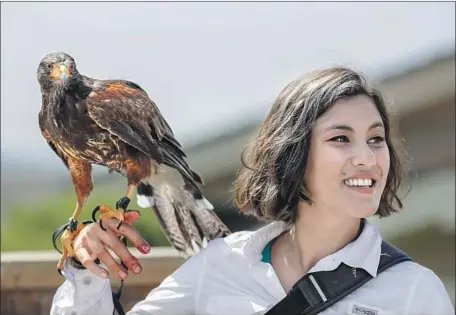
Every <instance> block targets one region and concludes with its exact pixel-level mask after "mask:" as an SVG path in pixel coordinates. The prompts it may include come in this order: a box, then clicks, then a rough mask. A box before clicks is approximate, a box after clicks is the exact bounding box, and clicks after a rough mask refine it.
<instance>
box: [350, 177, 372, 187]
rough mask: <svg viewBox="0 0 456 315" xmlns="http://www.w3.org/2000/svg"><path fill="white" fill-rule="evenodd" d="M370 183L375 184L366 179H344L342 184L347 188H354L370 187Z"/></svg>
mask: <svg viewBox="0 0 456 315" xmlns="http://www.w3.org/2000/svg"><path fill="white" fill-rule="evenodd" d="M372 183H375V181H374V180H372V179H368V178H359V179H346V180H344V184H345V185H347V186H356V187H372Z"/></svg>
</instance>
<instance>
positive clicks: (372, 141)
mask: <svg viewBox="0 0 456 315" xmlns="http://www.w3.org/2000/svg"><path fill="white" fill-rule="evenodd" d="M383 141H385V138H384V137H380V136H377V137H373V138H371V139H370V140H369V141H368V142H369V143H381V142H383Z"/></svg>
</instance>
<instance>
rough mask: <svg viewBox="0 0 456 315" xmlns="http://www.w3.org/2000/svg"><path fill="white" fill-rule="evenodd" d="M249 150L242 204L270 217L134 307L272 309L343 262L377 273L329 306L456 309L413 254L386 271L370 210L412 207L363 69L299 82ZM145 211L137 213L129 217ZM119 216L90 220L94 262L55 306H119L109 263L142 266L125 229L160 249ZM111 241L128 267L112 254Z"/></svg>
mask: <svg viewBox="0 0 456 315" xmlns="http://www.w3.org/2000/svg"><path fill="white" fill-rule="evenodd" d="M245 157H246V161H245V165H244V168H243V169H242V170H241V171H240V172H239V174H238V177H237V180H236V183H235V184H236V185H235V202H236V204H237V205H238V207H239V208H240V210H241V212H242V213H245V214H253V215H255V216H256V217H258V218H260V219H265V220H270V221H272V222H271V223H269V224H267V225H265V226H264V227H262V228H260V229H259V230H257V231H243V232H236V233H233V234H232V235H230V236H227V237H225V238H223V239H221V238H220V239H217V240H214V241H211V242H209V244H208V246H207V247H206V248H204V249H203V250H201V251H200V252H199V253H198V254H197V255H196V256H194V257H192V258H190V259H189V260H188V261H186V262H185V263H184V264H183V265H182V266H181V267H180V268H179V269H178V270H176V271H175V272H174V273H173V274H172V275H170V276H169V277H168V278H167V279H165V280H164V281H163V283H161V285H160V286H159V287H158V288H155V289H154V290H152V291H151V292H150V293H149V295H148V296H147V297H146V298H145V300H144V301H141V302H139V303H138V304H137V305H135V306H134V307H133V309H132V310H131V311H130V312H129V313H128V314H130V315H133V314H136V315H139V314H161V315H162V314H172V315H179V314H211V315H216V314H245V315H248V314H254V313H258V314H263V313H265V312H266V311H267V310H268V309H270V308H271V307H272V306H273V305H275V304H276V303H277V302H279V301H280V300H281V299H282V298H284V297H285V296H286V294H287V292H288V291H289V290H290V288H291V287H292V286H293V284H294V283H296V281H298V280H299V279H300V278H301V277H302V276H303V275H305V274H307V273H313V272H316V271H322V270H334V269H335V268H337V267H338V266H339V265H340V263H345V264H347V265H348V266H350V267H352V268H354V270H356V269H357V268H358V269H359V268H362V269H364V270H365V271H367V273H369V274H370V275H372V276H373V279H372V280H370V281H369V282H368V283H366V284H365V285H364V286H362V287H361V288H359V289H358V290H356V291H355V292H353V293H352V294H350V295H349V296H347V297H345V298H344V299H342V300H341V301H339V302H337V303H335V304H334V305H332V306H331V307H329V308H328V309H326V310H324V311H323V312H322V313H321V314H346V313H347V312H350V313H349V314H352V313H351V311H352V310H353V308H352V307H353V305H360V306H361V307H365V308H366V309H369V310H371V311H373V312H374V313H375V311H377V313H375V314H454V309H453V307H452V304H451V302H450V299H449V297H448V294H447V293H446V291H445V289H444V286H443V284H442V282H441V281H440V279H438V277H437V276H436V275H435V274H434V273H433V272H432V271H431V270H429V269H427V268H425V267H423V266H420V265H419V264H417V263H414V262H403V263H399V264H397V265H395V266H393V267H391V268H389V269H387V270H386V271H384V272H383V273H381V274H377V267H378V264H379V259H380V255H381V252H380V244H381V242H382V237H381V235H380V233H379V231H378V229H377V228H376V227H375V226H373V225H371V224H369V222H367V221H366V220H365V218H368V217H370V216H372V215H378V216H380V217H386V216H389V215H390V214H392V213H393V212H395V211H397V210H398V208H401V207H402V205H401V202H400V200H399V198H398V196H397V190H398V188H399V185H400V183H401V166H400V163H399V159H398V156H397V153H396V151H395V149H394V147H393V145H392V142H391V135H390V121H389V118H388V115H387V112H386V107H385V104H384V101H383V99H382V96H381V95H380V93H379V92H377V91H375V90H373V89H371V88H369V87H368V86H367V84H366V82H365V81H364V80H363V78H362V77H361V76H360V75H359V74H357V73H355V72H353V71H352V70H350V69H343V68H332V69H325V70H322V71H318V72H314V73H312V74H310V75H309V76H306V77H303V78H299V79H297V80H295V81H293V82H291V83H290V84H289V85H288V86H286V87H285V89H284V90H283V91H282V92H281V93H280V95H279V96H278V98H277V100H276V102H275V103H274V105H273V107H272V109H271V110H270V112H269V114H268V116H267V118H266V119H265V121H264V122H263V124H262V125H261V128H260V133H259V136H258V137H257V139H256V140H255V141H254V142H253V144H252V147H251V150H250V151H249V152H248V154H247V155H246V156H245ZM138 216H139V214H138V212H131V213H129V220H130V221H134V220H135V219H137V217H138ZM116 225H117V223H116V222H114V221H111V222H108V226H109V227H110V228H109V229H108V230H107V231H103V230H102V229H101V228H100V227H99V225H98V224H92V225H89V226H88V227H86V228H85V229H84V230H83V231H82V232H81V233H80V234H79V235H78V237H77V238H76V239H75V241H74V246H75V249H77V253H78V259H79V260H80V261H81V262H82V264H83V265H84V266H85V267H86V268H87V270H76V269H75V268H73V267H71V266H69V265H68V264H67V266H66V275H67V280H66V281H65V283H64V284H62V286H61V287H60V288H59V290H58V291H57V293H56V295H55V298H54V302H53V308H52V311H51V314H73V313H72V312H75V314H78V315H81V314H112V309H113V304H112V299H111V291H110V284H109V280H106V277H107V271H109V272H111V273H116V274H117V275H118V276H119V277H120V278H122V279H125V278H126V277H127V272H133V273H134V274H140V272H141V266H140V265H139V263H138V260H137V259H136V258H134V257H133V256H132V255H131V254H130V253H129V251H128V250H127V249H126V247H125V246H123V244H122V243H121V242H120V241H119V240H118V239H117V237H116V236H118V235H119V234H120V235H123V236H126V237H127V238H128V239H130V240H131V241H132V243H133V244H134V245H135V246H136V247H140V246H142V248H143V249H144V250H145V252H148V251H149V249H150V247H149V246H148V245H147V244H146V243H145V241H144V239H143V238H142V237H141V236H140V235H139V234H138V232H137V231H136V230H135V229H134V227H132V226H131V225H126V224H124V225H122V227H121V228H120V231H118V232H116ZM116 233H118V234H117V235H116ZM107 247H110V248H111V249H112V250H113V251H114V252H115V253H116V254H117V255H118V256H119V257H120V258H121V259H122V260H123V261H124V262H125V263H126V265H127V266H128V269H129V270H123V269H122V268H121V267H120V266H119V265H118V264H115V263H113V259H112V257H109V256H108V255H109V253H108V252H107V251H106V248H107ZM96 258H99V259H100V260H101V262H103V263H104V264H105V265H106V267H107V268H106V269H103V268H102V267H101V266H98V265H97V264H95V263H94V260H95V259H96ZM87 276H91V277H92V279H91V280H92V281H89V282H90V284H87V285H84V281H81V279H83V277H87ZM103 278H105V279H103ZM85 283H88V282H87V281H85ZM353 314H355V313H353ZM290 315H293V314H290Z"/></svg>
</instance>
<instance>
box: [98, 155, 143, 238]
mask: <svg viewBox="0 0 456 315" xmlns="http://www.w3.org/2000/svg"><path fill="white" fill-rule="evenodd" d="M125 164H126V173H127V181H128V187H127V191H126V193H125V196H124V197H122V198H120V200H119V201H117V203H116V209H115V210H114V209H110V208H109V207H106V206H100V207H97V208H96V209H95V210H94V212H93V213H92V218H93V219H94V221H95V213H96V212H97V211H100V213H101V215H100V220H99V223H100V225H101V227H102V228H103V229H104V227H103V221H104V220H107V219H110V218H116V219H118V220H119V221H120V222H119V224H118V225H117V228H119V227H120V225H121V224H122V222H123V220H124V214H125V211H127V207H128V204H129V203H130V200H131V198H132V196H133V193H134V192H135V190H136V187H138V185H139V184H140V183H141V180H142V179H144V178H146V177H148V176H150V173H151V162H150V159H149V158H146V157H144V158H137V159H136V160H134V159H131V158H129V159H127V161H126V163H125Z"/></svg>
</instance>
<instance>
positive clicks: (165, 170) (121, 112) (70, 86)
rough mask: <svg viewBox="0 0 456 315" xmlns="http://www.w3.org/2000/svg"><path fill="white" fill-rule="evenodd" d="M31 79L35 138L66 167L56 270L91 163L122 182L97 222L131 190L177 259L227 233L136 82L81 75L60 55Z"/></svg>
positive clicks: (120, 206)
mask: <svg viewBox="0 0 456 315" xmlns="http://www.w3.org/2000/svg"><path fill="white" fill-rule="evenodd" d="M37 79H38V82H39V85H40V88H41V94H42V104H41V109H40V112H39V126H40V129H41V132H42V135H43V136H44V138H45V140H46V141H47V143H48V144H49V146H50V147H51V148H52V150H53V151H54V152H55V153H56V154H57V155H58V156H59V157H60V158H61V159H62V161H63V163H64V164H65V165H66V167H67V168H68V170H69V172H70V174H71V178H72V180H73V184H74V188H75V191H76V197H77V202H76V209H75V210H74V213H73V215H72V217H71V218H70V223H69V224H68V228H67V229H66V230H65V231H64V232H63V234H62V237H61V240H62V247H63V253H62V257H61V259H60V260H59V262H58V265H57V268H58V269H59V271H60V270H62V268H63V262H64V260H65V259H66V258H67V257H68V256H70V257H74V255H75V253H74V250H73V248H72V245H71V243H72V240H73V239H74V237H75V236H76V234H77V233H78V232H79V231H80V230H81V227H82V226H83V225H79V226H77V225H78V223H77V220H78V217H79V214H80V213H81V211H82V209H83V206H84V204H85V202H86V201H87V199H88V198H89V195H90V193H91V191H92V188H93V184H92V176H91V171H92V165H103V166H105V167H107V168H109V169H110V170H113V171H116V172H119V173H121V174H123V175H124V176H125V177H126V179H127V189H126V193H125V196H123V197H122V198H121V199H120V200H119V201H118V202H117V204H116V205H117V207H116V208H117V209H111V208H109V207H107V206H104V205H103V206H100V210H101V211H100V212H101V215H100V224H101V222H102V221H101V220H104V219H107V218H112V217H114V218H118V219H119V220H120V221H122V220H123V217H124V216H123V214H124V211H125V210H126V208H127V206H128V203H129V202H130V199H131V198H132V195H133V194H134V191H135V190H136V192H137V198H138V199H137V202H138V205H139V206H141V207H152V208H153V209H154V212H155V214H156V216H157V218H158V221H159V222H160V224H161V226H162V228H163V231H164V233H165V236H166V238H167V239H168V241H169V242H170V244H171V245H172V246H173V247H174V248H175V249H176V250H177V251H179V252H180V253H181V254H183V255H184V256H189V255H192V254H193V253H194V252H195V250H198V248H200V247H202V246H204V245H203V244H204V242H205V241H207V240H211V239H213V238H216V237H222V236H225V235H228V234H229V233H230V232H229V230H228V228H227V227H226V226H225V225H224V224H223V222H222V221H221V220H220V218H219V217H218V216H217V215H216V214H215V212H214V211H212V205H211V204H210V203H209V202H208V201H207V200H206V198H204V196H203V194H202V192H201V189H200V186H201V185H202V184H203V181H202V179H201V177H200V176H199V175H198V174H197V173H196V172H194V171H193V170H192V169H191V168H190V167H189V165H188V164H187V162H186V161H185V158H186V155H185V153H184V152H183V150H182V147H181V145H180V144H179V142H178V141H177V140H176V139H175V137H174V134H173V131H172V130H171V128H170V126H169V125H168V123H167V122H166V120H165V119H164V118H163V116H162V115H161V113H160V111H159V109H158V108H157V106H156V104H155V103H154V102H153V101H152V100H151V99H150V98H149V97H148V95H147V93H146V92H145V91H144V90H143V89H142V88H141V87H140V86H139V85H137V84H135V83H133V82H130V81H126V80H97V79H93V78H90V77H87V76H84V75H82V74H81V73H79V72H78V70H77V68H76V63H75V61H74V59H73V58H72V57H71V56H69V55H68V54H65V53H61V52H59V53H51V54H48V55H46V56H45V57H43V59H42V60H41V62H40V64H39V66H38V70H37ZM195 246H196V247H195Z"/></svg>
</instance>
